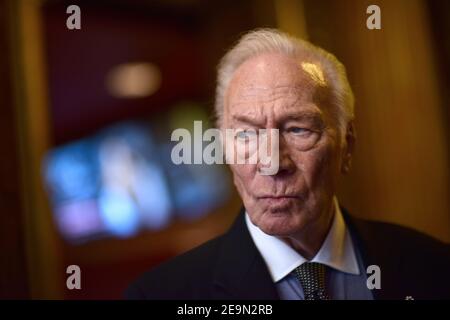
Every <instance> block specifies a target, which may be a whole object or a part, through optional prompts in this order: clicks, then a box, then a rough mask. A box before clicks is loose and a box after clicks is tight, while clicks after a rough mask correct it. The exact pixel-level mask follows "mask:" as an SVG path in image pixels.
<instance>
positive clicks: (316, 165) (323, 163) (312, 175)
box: [300, 144, 339, 189]
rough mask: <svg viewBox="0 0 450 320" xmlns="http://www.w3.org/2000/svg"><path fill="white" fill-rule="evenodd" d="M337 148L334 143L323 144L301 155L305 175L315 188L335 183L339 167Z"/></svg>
mask: <svg viewBox="0 0 450 320" xmlns="http://www.w3.org/2000/svg"><path fill="white" fill-rule="evenodd" d="M335 149H336V148H335V146H334V145H333V144H323V145H320V146H318V147H317V148H314V149H313V150H310V151H308V152H306V153H303V154H302V155H300V158H301V159H300V163H302V168H301V169H302V171H303V175H304V177H305V179H306V180H307V181H308V184H309V185H310V186H311V187H312V188H313V189H315V187H320V188H322V187H323V186H324V185H329V184H330V183H332V184H333V180H334V178H335V175H336V172H337V171H338V168H339V161H338V157H337V150H335Z"/></svg>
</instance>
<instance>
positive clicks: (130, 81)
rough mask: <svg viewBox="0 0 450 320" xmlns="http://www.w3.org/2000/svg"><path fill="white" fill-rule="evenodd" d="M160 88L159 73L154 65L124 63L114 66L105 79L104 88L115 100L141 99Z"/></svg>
mask: <svg viewBox="0 0 450 320" xmlns="http://www.w3.org/2000/svg"><path fill="white" fill-rule="evenodd" d="M160 86H161V72H160V71H159V68H158V67H157V66H155V65H154V64H151V63H148V62H145V63H125V64H121V65H118V66H115V67H114V68H113V69H112V70H111V71H110V72H109V73H108V75H107V77H106V88H107V89H108V92H109V93H110V94H111V95H112V96H113V97H116V98H143V97H147V96H150V95H152V94H153V93H155V92H156V91H157V90H158V89H159V87H160Z"/></svg>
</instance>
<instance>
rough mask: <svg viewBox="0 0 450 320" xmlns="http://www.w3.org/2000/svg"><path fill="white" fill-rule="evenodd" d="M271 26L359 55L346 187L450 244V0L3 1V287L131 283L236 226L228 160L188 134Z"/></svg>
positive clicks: (37, 292) (87, 287)
mask: <svg viewBox="0 0 450 320" xmlns="http://www.w3.org/2000/svg"><path fill="white" fill-rule="evenodd" d="M71 4H76V5H78V6H79V7H80V8H81V30H68V29H67V28H66V19H67V18H68V17H69V14H67V13H66V8H67V7H68V6H69V5H71ZM371 4H377V5H378V6H379V7H380V8H381V21H382V25H381V26H382V28H381V30H368V29H367V28H366V19H367V17H368V14H367V13H366V8H367V7H368V6H369V5H371ZM257 27H276V28H280V29H281V30H284V31H287V32H289V33H291V34H293V35H296V36H301V37H304V38H306V39H309V40H310V41H312V42H313V43H315V44H317V45H319V46H322V47H324V48H325V49H327V50H329V51H331V52H332V53H334V54H335V55H336V56H337V57H338V59H340V60H341V61H342V62H343V63H344V64H345V66H346V67H347V71H348V76H349V79H350V83H351V85H352V87H353V89H354V92H355V96H356V115H357V121H356V126H357V137H358V141H357V148H356V154H355V157H354V162H353V170H352V172H351V174H350V175H349V176H348V177H347V178H346V179H345V180H344V181H343V182H342V186H341V190H340V194H339V199H340V202H341V203H342V204H343V205H344V206H345V207H347V208H348V209H349V210H350V212H351V213H353V214H354V215H356V216H359V217H363V218H367V219H374V220H383V221H390V222H396V223H399V224H402V225H406V226H410V227H412V228H415V229H418V230H421V231H423V232H425V233H428V234H431V235H433V236H435V237H437V238H439V239H441V240H443V241H446V242H450V200H449V198H450V197H449V195H450V179H449V177H450V173H449V164H450V159H449V151H450V148H449V146H450V135H449V120H450V114H449V105H450V78H449V77H450V2H449V1H445V0H442V1H439V0H435V1H425V0H393V1H392V0H390V1H387V0H382V1H381V0H377V1H364V0H361V1H356V0H324V1H317V0H293V1H289V0H258V1H256V0H253V1H224V0H218V1H206V0H168V1H162V0H161V1H150V0H148V1H147V0H139V1H138V0H133V1H130V0H127V1H125V0H109V1H70V2H66V1H57V0H48V1H43V0H42V1H38V0H17V1H16V0H3V1H1V0H0V61H1V62H0V97H1V98H0V99H1V100H0V101H1V104H0V108H1V109H0V143H1V144H0V146H1V149H0V154H1V156H0V159H1V160H0V161H1V162H0V210H1V211H0V252H1V255H0V262H1V264H0V297H3V298H37V299H43V298H56V299H118V298H121V295H122V293H123V290H124V289H125V288H126V286H127V284H128V283H129V282H130V281H131V280H133V279H134V278H135V277H136V276H137V275H139V274H140V273H142V272H143V271H145V270H147V269H149V268H151V267H152V266H155V265H156V264H158V263H160V262H162V261H164V260H166V259H169V258H171V257H173V256H175V255H177V254H180V253H182V252H184V251H186V250H188V249H190V248H192V247H194V246H196V245H198V244H200V243H202V242H204V241H206V240H208V239H211V238H212V237H214V236H216V235H218V234H220V233H222V232H224V231H225V230H226V229H227V228H228V227H229V225H230V223H231V222H232V220H233V219H234V217H235V216H236V214H237V212H238V210H239V208H240V206H241V202H240V199H239V197H238V196H237V194H236V192H235V191H234V188H233V186H232V181H231V179H230V174H229V171H228V169H227V168H226V167H225V166H223V165H222V166H220V165H216V166H207V165H191V166H189V165H180V166H176V165H174V164H172V162H171V161H170V152H171V148H172V147H173V145H174V142H171V140H170V136H171V132H172V131H173V130H174V129H176V128H186V129H188V130H190V131H191V132H192V131H193V129H192V127H193V121H194V120H202V121H203V126H204V128H203V129H206V127H207V126H208V127H211V126H213V122H212V121H211V111H212V106H213V101H214V100H213V99H214V87H215V68H216V65H217V63H218V60H219V59H220V57H221V56H222V55H223V54H224V52H225V51H226V49H227V48H229V46H230V45H232V44H233V43H234V42H235V41H236V40H237V39H238V37H239V35H241V34H242V33H243V32H245V31H247V30H250V29H253V28H257ZM237 249H238V248H237ZM71 264H75V265H79V266H80V268H81V274H82V278H81V279H82V281H81V283H82V289H81V290H68V289H67V288H66V277H67V276H68V275H67V274H66V268H67V266H69V265H71Z"/></svg>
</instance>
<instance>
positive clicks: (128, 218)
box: [99, 188, 139, 237]
mask: <svg viewBox="0 0 450 320" xmlns="http://www.w3.org/2000/svg"><path fill="white" fill-rule="evenodd" d="M99 207H100V214H101V216H102V218H103V223H104V224H105V226H106V228H107V229H108V231H110V232H111V233H112V234H114V235H116V236H119V237H128V236H131V235H133V234H135V233H136V232H137V231H138V229H139V212H138V211H137V208H136V206H135V204H134V201H133V199H132V197H131V196H130V195H129V194H128V193H127V192H126V190H123V189H120V188H105V189H104V190H102V192H101V193H100V198H99Z"/></svg>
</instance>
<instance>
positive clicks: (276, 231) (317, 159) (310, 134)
mask: <svg viewBox="0 0 450 320" xmlns="http://www.w3.org/2000/svg"><path fill="white" fill-rule="evenodd" d="M328 92H329V91H328V84H327V83H326V82H325V79H324V78H323V74H322V70H321V69H320V67H319V66H318V65H315V64H313V63H307V62H304V61H301V60H296V59H294V58H290V57H287V56H285V55H281V54H264V55H259V56H257V57H254V58H251V59H249V60H247V61H246V62H244V63H243V64H242V65H241V66H240V67H239V68H238V69H237V70H236V72H235V73H234V75H233V78H232V80H231V82H230V85H229V87H228V90H227V92H226V95H225V109H224V114H223V121H222V128H223V129H225V128H227V129H228V128H230V129H235V130H236V129H237V131H240V130H251V129H252V130H256V131H257V132H258V130H259V129H278V130H279V170H278V172H277V173H276V174H274V175H262V174H261V173H260V171H259V170H260V168H261V164H231V165H230V166H231V170H232V172H233V178H234V183H235V185H236V187H237V190H238V192H239V194H240V195H241V197H242V200H243V202H244V205H245V208H246V209H247V212H248V214H249V216H250V219H251V220H252V222H253V223H254V224H255V225H257V226H258V227H259V228H260V229H261V230H263V231H264V232H266V233H268V234H271V235H277V236H294V235H295V234H296V233H300V232H302V230H304V229H305V227H307V226H309V225H311V224H315V223H319V221H321V220H327V221H328V219H327V217H326V216H327V215H329V214H330V208H331V204H332V197H333V195H334V192H335V187H336V183H337V179H338V176H339V175H340V172H341V168H342V166H343V159H344V158H345V157H344V154H345V153H346V152H347V151H346V150H347V144H346V143H345V139H344V142H341V137H340V135H339V131H338V127H337V121H336V120H335V119H333V117H332V116H331V113H330V111H331V110H332V107H330V103H329V100H330V99H329V97H328ZM236 143H238V142H236Z"/></svg>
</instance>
